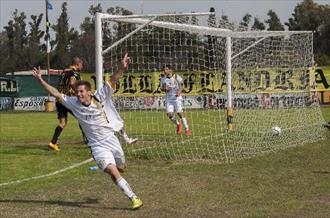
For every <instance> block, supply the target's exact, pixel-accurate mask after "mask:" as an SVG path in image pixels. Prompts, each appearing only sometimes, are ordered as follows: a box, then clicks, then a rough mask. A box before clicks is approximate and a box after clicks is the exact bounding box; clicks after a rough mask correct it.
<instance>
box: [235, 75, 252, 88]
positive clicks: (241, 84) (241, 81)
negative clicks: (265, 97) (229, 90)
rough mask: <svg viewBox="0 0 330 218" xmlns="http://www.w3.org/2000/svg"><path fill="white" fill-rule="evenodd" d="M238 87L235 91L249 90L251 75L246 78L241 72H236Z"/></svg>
mask: <svg viewBox="0 0 330 218" xmlns="http://www.w3.org/2000/svg"><path fill="white" fill-rule="evenodd" d="M237 74H238V87H237V88H236V90H239V91H247V90H251V75H250V74H249V76H247V75H246V74H245V73H244V72H243V71H238V72H237Z"/></svg>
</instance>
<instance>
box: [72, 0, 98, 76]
mask: <svg viewBox="0 0 330 218" xmlns="http://www.w3.org/2000/svg"><path fill="white" fill-rule="evenodd" d="M88 12H89V14H90V16H88V17H85V18H84V21H83V22H82V23H81V24H80V30H81V33H80V35H79V39H78V40H76V41H74V44H73V49H72V54H73V55H74V56H79V57H81V58H82V59H83V60H84V70H85V71H87V72H94V70H95V24H94V23H95V14H96V12H102V7H101V4H97V5H96V6H93V5H90V7H89V9H88ZM82 45H83V46H82Z"/></svg>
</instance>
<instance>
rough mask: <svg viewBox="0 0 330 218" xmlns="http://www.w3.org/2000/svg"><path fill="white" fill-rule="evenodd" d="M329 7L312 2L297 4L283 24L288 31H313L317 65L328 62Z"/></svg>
mask: <svg viewBox="0 0 330 218" xmlns="http://www.w3.org/2000/svg"><path fill="white" fill-rule="evenodd" d="M329 14H330V6H329V5H318V4H317V3H315V2H314V1H313V0H304V1H303V2H301V3H298V4H297V6H296V7H295V9H294V13H293V14H292V17H291V18H289V20H288V22H286V23H285V25H286V26H288V27H289V30H310V31H313V39H314V45H313V47H314V53H315V57H316V61H317V62H318V63H319V64H327V63H328V62H330V54H329V49H328V48H329V38H330V33H329V30H328V28H329V27H328V25H329Z"/></svg>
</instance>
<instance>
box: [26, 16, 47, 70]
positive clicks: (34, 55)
mask: <svg viewBox="0 0 330 218" xmlns="http://www.w3.org/2000/svg"><path fill="white" fill-rule="evenodd" d="M42 17H43V14H40V15H39V16H35V15H31V19H32V21H30V22H29V25H30V33H29V35H28V47H27V57H26V58H27V60H28V66H27V67H28V68H29V69H31V68H32V67H35V66H40V65H42V58H43V56H44V55H45V52H44V51H45V48H44V49H43V48H42V46H41V45H40V40H41V38H42V37H43V36H44V34H45V32H44V31H41V30H40V24H41V21H42Z"/></svg>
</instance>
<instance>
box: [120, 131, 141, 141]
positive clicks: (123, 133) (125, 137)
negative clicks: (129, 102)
mask: <svg viewBox="0 0 330 218" xmlns="http://www.w3.org/2000/svg"><path fill="white" fill-rule="evenodd" d="M119 134H120V135H121V136H122V137H123V139H124V140H125V142H126V143H127V144H134V143H136V142H137V141H138V139H137V138H130V137H128V135H127V133H126V131H125V129H124V128H122V129H121V130H119Z"/></svg>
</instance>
